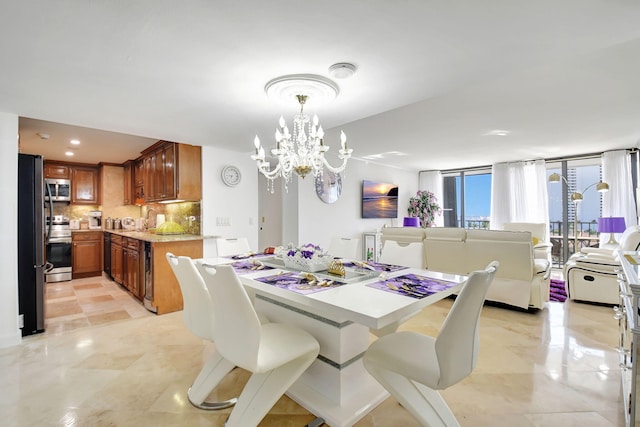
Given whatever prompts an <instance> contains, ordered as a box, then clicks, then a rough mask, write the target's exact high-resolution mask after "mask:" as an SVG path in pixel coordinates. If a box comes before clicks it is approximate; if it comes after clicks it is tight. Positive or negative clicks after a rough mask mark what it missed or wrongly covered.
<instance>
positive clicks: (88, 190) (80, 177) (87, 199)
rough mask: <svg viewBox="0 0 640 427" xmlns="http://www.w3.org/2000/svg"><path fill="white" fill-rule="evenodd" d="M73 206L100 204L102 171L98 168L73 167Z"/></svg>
mask: <svg viewBox="0 0 640 427" xmlns="http://www.w3.org/2000/svg"><path fill="white" fill-rule="evenodd" d="M71 204H76V205H99V204H100V170H99V168H98V167H97V166H75V165H74V166H71Z"/></svg>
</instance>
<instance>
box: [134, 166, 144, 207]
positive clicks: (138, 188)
mask: <svg viewBox="0 0 640 427" xmlns="http://www.w3.org/2000/svg"><path fill="white" fill-rule="evenodd" d="M144 177H145V166H144V158H140V159H138V160H136V161H135V163H134V168H133V188H134V190H133V194H134V201H133V204H140V201H141V200H144V198H145V186H144Z"/></svg>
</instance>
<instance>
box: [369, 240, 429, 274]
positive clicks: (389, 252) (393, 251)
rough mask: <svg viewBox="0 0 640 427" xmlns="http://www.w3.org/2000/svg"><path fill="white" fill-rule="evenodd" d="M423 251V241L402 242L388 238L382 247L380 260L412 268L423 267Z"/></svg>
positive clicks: (384, 262)
mask: <svg viewBox="0 0 640 427" xmlns="http://www.w3.org/2000/svg"><path fill="white" fill-rule="evenodd" d="M423 251H424V247H423V245H422V242H412V243H404V244H401V243H398V242H396V241H395V240H387V241H386V242H385V243H384V246H383V247H382V253H381V254H380V260H379V262H381V263H383V264H395V265H403V266H405V267H411V268H423V266H422V260H423V256H422V254H423Z"/></svg>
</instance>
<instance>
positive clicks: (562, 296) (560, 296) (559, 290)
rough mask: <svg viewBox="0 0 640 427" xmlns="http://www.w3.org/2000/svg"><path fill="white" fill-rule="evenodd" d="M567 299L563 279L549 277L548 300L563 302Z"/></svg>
mask: <svg viewBox="0 0 640 427" xmlns="http://www.w3.org/2000/svg"><path fill="white" fill-rule="evenodd" d="M566 299H567V291H566V290H565V288H564V280H557V279H551V285H550V287H549V300H550V301H557V302H565V301H566Z"/></svg>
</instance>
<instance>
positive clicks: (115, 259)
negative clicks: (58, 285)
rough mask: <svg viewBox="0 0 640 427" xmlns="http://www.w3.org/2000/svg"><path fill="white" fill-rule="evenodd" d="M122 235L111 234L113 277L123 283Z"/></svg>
mask: <svg viewBox="0 0 640 427" xmlns="http://www.w3.org/2000/svg"><path fill="white" fill-rule="evenodd" d="M122 240H123V238H122V236H119V235H117V234H112V235H111V277H113V281H114V282H116V283H118V284H120V285H122V283H123V271H124V269H123V265H122V261H123V257H122Z"/></svg>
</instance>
